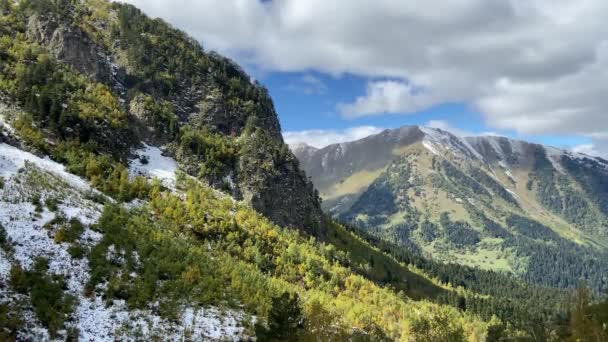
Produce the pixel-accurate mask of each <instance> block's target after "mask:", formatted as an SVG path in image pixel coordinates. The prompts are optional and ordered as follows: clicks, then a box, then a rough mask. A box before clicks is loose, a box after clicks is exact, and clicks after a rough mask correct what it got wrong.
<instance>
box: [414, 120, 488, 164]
mask: <svg viewBox="0 0 608 342" xmlns="http://www.w3.org/2000/svg"><path fill="white" fill-rule="evenodd" d="M420 130H421V131H422V132H423V133H424V139H423V143H424V142H425V141H427V142H430V143H432V145H433V146H434V147H437V146H439V147H441V148H444V149H446V150H448V151H450V152H452V153H453V154H454V155H456V156H461V157H462V156H465V157H473V158H475V159H478V160H483V157H482V156H481V155H480V154H479V152H477V150H475V149H474V148H473V146H471V144H469V142H468V141H466V140H465V139H462V138H460V137H457V136H455V135H453V134H451V133H448V132H446V131H442V130H440V129H436V128H430V127H420ZM427 148H428V147H427ZM435 151H436V149H435Z"/></svg>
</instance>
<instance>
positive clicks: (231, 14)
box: [128, 0, 608, 151]
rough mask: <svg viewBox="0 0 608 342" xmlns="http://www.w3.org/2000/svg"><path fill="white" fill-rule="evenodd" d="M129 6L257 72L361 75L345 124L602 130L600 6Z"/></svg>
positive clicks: (604, 80)
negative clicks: (426, 117)
mask: <svg viewBox="0 0 608 342" xmlns="http://www.w3.org/2000/svg"><path fill="white" fill-rule="evenodd" d="M128 2H130V3H133V4H135V5H137V6H139V7H141V8H143V9H144V10H145V11H146V12H147V13H149V14H150V15H152V16H160V17H163V18H164V19H166V20H167V21H169V22H171V23H173V24H174V25H176V26H177V27H180V28H182V29H184V30H186V31H188V32H189V33H190V34H192V35H194V36H195V37H196V38H198V39H200V40H201V41H202V42H203V45H204V46H205V47H207V48H212V49H216V50H218V51H220V52H222V53H224V54H228V55H229V56H232V57H233V58H236V59H237V60H239V61H240V62H245V63H250V64H253V65H255V66H256V67H258V68H260V69H264V70H270V71H305V72H307V71H310V70H314V71H317V72H324V73H329V74H333V75H339V74H342V73H352V74H356V75H359V76H363V77H366V78H368V79H369V80H370V81H369V84H368V87H367V90H366V92H365V94H361V96H360V97H358V98H356V99H354V100H353V101H352V102H349V103H341V104H339V105H338V108H337V109H338V111H339V112H340V113H341V114H342V115H343V116H346V117H361V116H368V115H377V114H383V113H411V112H416V111H419V110H421V109H424V108H427V107H430V106H433V105H436V104H440V103H445V102H463V103H466V104H468V105H471V106H473V107H474V108H476V109H478V110H479V112H480V113H481V114H482V116H483V117H484V120H485V122H486V124H487V125H488V126H490V127H494V128H496V129H505V130H513V131H516V132H518V133H522V134H561V133H568V134H579V135H584V136H589V137H593V136H596V135H598V134H605V133H608V115H605V113H604V112H603V108H608V97H607V96H605V94H606V93H607V91H608V77H607V76H608V75H607V74H608V40H607V39H608V25H605V16H604V15H602V14H603V13H608V2H607V1H603V0H581V1H546V0H505V1H487V0H464V1H449V2H446V1H440V0H429V1H425V2H422V3H421V2H407V1H399V0H377V1H367V0H334V1H326V0H306V1H302V0H281V1H255V0H196V1H195V0H172V1H167V0H129V1H128ZM387 79H388V80H389V81H386V80H387ZM592 139H595V140H594V141H593V143H594V144H596V146H605V144H603V143H601V142H599V141H598V139H597V138H592ZM604 151H608V150H604Z"/></svg>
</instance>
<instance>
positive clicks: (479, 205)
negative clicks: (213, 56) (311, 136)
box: [292, 126, 608, 291]
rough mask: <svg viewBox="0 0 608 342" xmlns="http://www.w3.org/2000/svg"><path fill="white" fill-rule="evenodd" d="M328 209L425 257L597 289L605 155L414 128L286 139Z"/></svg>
mask: <svg viewBox="0 0 608 342" xmlns="http://www.w3.org/2000/svg"><path fill="white" fill-rule="evenodd" d="M292 150H293V151H294V153H295V154H296V156H297V157H298V159H299V160H300V165H301V166H302V168H303V169H304V170H305V171H306V173H307V175H309V176H310V177H311V179H312V181H313V183H314V184H315V186H316V187H317V189H318V190H319V192H320V195H321V197H322V199H323V208H324V210H325V211H326V212H328V213H329V214H331V215H332V216H334V217H336V218H338V219H340V220H341V221H343V222H345V223H348V224H350V225H353V226H357V227H362V228H363V229H365V230H366V231H368V232H371V233H373V234H374V235H376V236H379V237H382V238H384V239H387V240H389V241H391V242H395V243H397V244H401V245H402V246H404V247H407V248H410V249H414V250H417V251H418V252H419V253H420V254H421V255H424V256H427V257H431V258H433V259H437V260H441V261H446V262H456V263H460V264H463V265H470V266H475V267H480V268H483V269H488V270H494V271H501V272H508V273H513V274H515V275H518V276H519V277H521V278H523V279H526V280H528V281H532V282H535V283H538V284H542V285H546V286H555V287H571V286H576V284H577V283H578V282H579V280H580V279H585V280H586V281H587V282H589V283H590V284H593V287H594V288H595V289H596V290H597V291H603V290H604V289H605V288H606V281H607V279H606V277H605V275H606V274H608V273H607V272H608V269H607V268H606V264H605V262H604V261H603V260H605V258H606V251H607V249H606V247H607V246H608V216H607V215H608V206H607V205H606V198H607V197H606V195H607V191H608V181H607V180H608V178H607V177H608V161H606V160H604V159H602V158H599V157H591V156H587V155H584V154H580V153H573V152H569V151H566V150H560V149H557V148H553V147H547V146H542V145H538V144H532V143H527V142H524V141H518V140H513V139H509V138H505V137H497V136H475V137H459V136H456V135H454V134H451V133H449V132H446V131H443V130H440V129H434V128H428V127H417V126H406V127H401V128H399V129H393V130H385V131H383V132H381V133H378V134H376V135H372V136H369V137H366V138H364V139H361V140H358V141H353V142H346V143H340V144H334V145H329V146H327V147H324V148H321V149H316V148H313V147H310V146H307V145H303V144H300V145H297V146H292Z"/></svg>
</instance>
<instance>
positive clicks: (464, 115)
mask: <svg viewBox="0 0 608 342" xmlns="http://www.w3.org/2000/svg"><path fill="white" fill-rule="evenodd" d="M250 73H252V74H254V75H255V74H256V72H255V70H253V71H250ZM257 77H260V78H259V79H258V80H259V81H260V82H261V83H262V84H263V85H265V86H266V87H267V88H268V90H269V92H270V95H271V96H272V98H273V101H274V104H275V107H276V110H277V112H278V114H279V119H280V121H281V127H282V129H283V131H285V132H298V131H307V130H327V131H337V132H342V131H343V130H346V129H348V128H351V127H357V126H374V127H378V128H397V127H400V126H403V125H429V124H430V125H431V126H433V122H435V123H436V122H441V123H442V124H446V125H448V130H451V131H454V132H455V133H460V134H464V135H469V134H471V135H473V134H496V135H504V136H508V137H512V138H516V139H522V140H527V141H532V142H537V143H541V144H546V145H551V146H555V147H559V148H571V147H574V146H580V145H584V144H590V143H591V139H589V138H586V137H583V136H576V135H564V134H562V135H551V134H538V135H525V134H518V133H516V132H515V131H512V130H511V131H510V130H496V129H493V128H491V127H488V126H487V125H486V124H485V123H484V119H483V116H482V115H480V114H479V113H477V112H476V111H474V110H473V109H471V108H470V106H467V105H466V104H464V103H444V104H440V105H436V106H432V107H431V108H428V109H426V110H421V111H418V112H415V113H390V114H384V115H374V116H366V117H360V118H344V117H342V116H341V115H340V113H338V111H337V110H336V107H337V104H338V103H350V102H352V101H354V100H355V98H356V97H357V96H359V95H360V94H361V93H363V92H365V88H366V84H367V82H368V81H369V80H367V79H365V78H363V77H357V76H355V75H350V74H345V75H340V76H332V75H328V74H323V73H318V72H270V73H259V75H257ZM313 80H314V81H313ZM439 128H444V127H443V126H439Z"/></svg>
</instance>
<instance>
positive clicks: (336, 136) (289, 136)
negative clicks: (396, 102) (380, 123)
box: [283, 126, 384, 148]
mask: <svg viewBox="0 0 608 342" xmlns="http://www.w3.org/2000/svg"><path fill="white" fill-rule="evenodd" d="M383 130H384V129H383V128H380V127H375V126H358V127H351V128H347V129H344V130H306V131H291V132H284V133H283V138H284V139H285V142H286V143H288V144H290V145H293V144H297V143H305V144H307V145H310V146H314V147H317V148H321V147H325V146H327V145H331V144H336V143H341V142H346V141H354V140H359V139H362V138H365V137H367V136H370V135H372V134H377V133H380V132H382V131H383Z"/></svg>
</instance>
